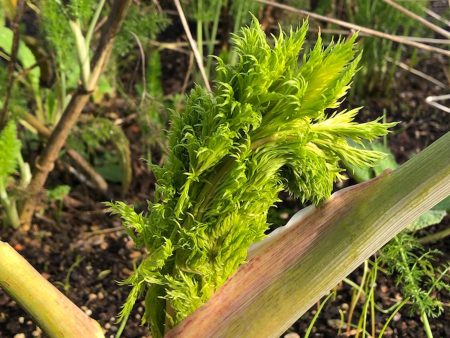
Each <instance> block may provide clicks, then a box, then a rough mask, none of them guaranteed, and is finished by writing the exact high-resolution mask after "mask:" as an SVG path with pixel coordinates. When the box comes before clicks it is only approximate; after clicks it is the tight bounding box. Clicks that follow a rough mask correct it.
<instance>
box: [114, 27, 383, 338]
mask: <svg viewBox="0 0 450 338" xmlns="http://www.w3.org/2000/svg"><path fill="white" fill-rule="evenodd" d="M306 31H307V24H306V23H305V24H304V25H303V26H302V27H301V28H299V29H298V30H295V31H291V33H290V35H285V34H284V33H280V35H279V36H278V37H277V38H276V39H275V42H274V47H273V48H271V47H270V45H269V43H268V42H267V40H266V36H265V34H264V32H263V31H262V30H261V28H260V27H259V23H258V22H257V21H256V19H254V21H253V23H252V25H251V27H249V28H244V29H242V31H241V33H240V34H239V36H236V37H235V38H234V39H233V43H234V45H235V48H236V53H237V55H238V58H239V62H237V63H236V65H228V66H227V65H225V64H224V63H223V62H222V61H221V60H220V59H218V64H219V65H218V68H217V71H218V74H219V80H218V81H217V84H216V87H215V89H214V91H213V93H212V94H209V93H207V92H206V91H205V90H204V89H202V88H200V87H197V88H196V89H194V90H193V91H192V93H191V94H190V96H189V97H188V99H187V101H186V108H185V111H184V112H182V113H180V114H178V115H175V116H174V117H173V120H172V129H171V131H170V148H169V149H170V153H169V158H168V160H167V161H166V163H165V164H164V165H163V167H162V168H159V167H153V171H154V174H155V175H156V177H157V191H156V193H155V201H154V202H152V203H150V204H149V211H148V213H146V214H137V213H135V212H134V210H133V209H132V208H131V207H128V206H126V205H125V204H124V203H121V202H116V203H109V204H108V205H109V206H110V208H111V211H112V212H113V213H116V214H119V215H121V217H122V218H123V219H124V225H125V227H126V229H127V230H128V233H129V234H130V236H131V237H132V238H133V239H134V241H135V242H136V243H137V244H138V245H140V246H143V247H145V248H146V249H147V250H148V252H149V255H148V256H147V257H146V258H145V259H144V260H143V261H142V262H141V264H140V266H139V267H138V268H137V269H136V271H135V273H134V274H133V275H132V276H131V277H130V278H129V279H127V280H126V281H125V283H126V284H130V285H132V286H133V288H132V291H131V292H130V295H129V297H128V300H127V302H126V304H125V305H124V308H123V310H122V313H121V317H122V318H124V317H126V316H128V314H129V313H130V311H131V309H132V306H133V304H134V303H135V301H136V300H137V299H138V298H139V297H140V296H142V295H143V294H145V298H146V313H145V319H144V320H145V321H147V322H149V323H151V328H152V333H153V335H154V337H159V336H162V335H163V333H164V331H165V330H167V329H168V328H170V327H172V326H173V325H174V324H176V323H178V322H179V321H181V320H182V319H183V318H185V317H186V316H187V315H189V314H190V313H192V312H193V311H194V310H195V309H196V308H198V307H199V306H200V305H201V304H203V303H204V302H205V301H206V300H208V299H209V297H210V296H211V295H212V293H213V292H214V291H215V290H217V288H219V287H220V286H221V285H222V284H223V283H224V282H225V280H226V279H227V278H228V277H230V276H231V275H232V274H233V273H234V272H235V271H236V269H237V268H238V266H239V265H240V264H242V263H243V262H244V261H245V259H246V256H247V250H248V248H249V246H250V245H251V244H253V243H254V242H256V241H258V240H261V239H262V238H264V236H265V235H264V232H265V231H266V230H267V228H268V224H267V221H266V217H267V210H268V209H269V207H270V206H272V205H273V204H274V202H276V201H277V195H278V193H279V192H280V191H281V190H288V191H289V192H290V193H292V194H294V195H295V196H297V197H298V198H299V199H300V200H301V201H303V202H307V201H309V202H312V203H314V204H318V203H320V202H321V201H323V200H324V199H326V198H327V197H329V196H330V194H331V190H332V186H333V182H334V181H335V180H337V179H340V178H342V176H341V174H340V173H341V171H342V169H340V167H339V162H340V161H341V160H343V159H345V160H346V161H349V162H350V163H353V164H355V165H358V166H366V165H370V164H372V163H374V162H375V161H376V160H378V159H379V158H380V153H378V152H374V151H368V150H363V149H358V148H355V147H352V146H351V145H350V144H349V143H348V142H347V138H350V139H352V140H354V141H355V142H361V141H362V140H363V139H369V140H372V139H374V138H376V137H378V136H381V135H384V134H385V133H387V128H388V127H389V126H392V124H381V123H379V122H378V121H373V122H368V123H365V124H357V123H355V122H353V118H354V117H355V115H356V113H357V110H350V111H342V112H335V113H333V114H331V113H328V112H327V113H326V112H325V110H326V109H335V108H337V107H338V106H339V102H340V100H341V99H342V98H343V96H344V95H345V93H346V92H347V90H348V88H349V82H350V81H351V79H352V77H353V75H354V73H355V71H356V69H357V64H358V61H359V55H358V54H357V53H356V51H355V50H354V41H355V37H353V38H351V39H349V40H348V41H338V42H337V43H335V44H332V45H330V46H328V47H327V48H326V49H324V48H323V45H322V41H321V39H320V38H319V39H318V41H317V43H316V45H315V47H314V48H313V50H311V51H310V52H309V53H308V52H307V53H305V54H304V55H303V62H302V65H301V66H299V64H298V58H299V53H300V50H301V49H302V45H303V43H304V39H305V35H306Z"/></svg>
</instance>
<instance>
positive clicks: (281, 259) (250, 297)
mask: <svg viewBox="0 0 450 338" xmlns="http://www.w3.org/2000/svg"><path fill="white" fill-rule="evenodd" d="M448 195H450V133H447V134H446V135H445V136H443V137H442V138H441V139H439V140H438V141H436V142H435V143H434V144H433V145H431V146H430V147H428V148H427V149H425V150H424V151H423V152H421V153H420V154H418V155H416V156H415V157H414V158H412V159H411V160H410V161H408V162H407V163H405V164H404V165H402V166H401V167H400V168H399V169H397V170H395V171H393V172H390V173H385V174H384V175H382V176H380V177H379V178H376V179H374V180H372V181H369V182H366V183H362V184H359V185H356V186H354V187H350V188H348V189H345V190H343V191H341V192H338V193H336V194H334V195H333V196H332V198H331V199H330V200H329V201H327V202H326V203H324V204H323V205H322V206H320V207H318V208H312V207H310V208H309V209H308V210H306V211H303V212H302V214H301V215H300V217H294V219H293V220H292V221H291V222H290V223H288V226H286V227H284V228H282V229H280V230H279V231H278V232H277V233H275V234H274V235H272V236H270V237H268V238H267V239H266V240H265V241H263V242H262V243H260V244H259V245H258V246H256V247H255V248H254V249H253V251H252V252H251V254H250V258H249V261H248V263H246V264H245V265H243V266H242V267H241V268H240V269H239V270H238V272H237V273H236V274H235V275H234V276H233V277H232V278H230V279H229V280H228V281H227V282H226V283H225V284H224V286H223V287H222V288H221V289H220V290H219V291H218V292H217V293H216V294H215V295H214V296H213V297H212V298H211V299H210V301H209V302H208V303H206V304H205V305H204V306H202V307H201V308H199V309H198V310H197V311H196V312H194V313H193V314H192V315H191V316H189V317H188V318H187V319H185V320H184V321H183V322H182V323H181V324H180V325H178V326H177V327H175V328H174V329H173V330H172V331H170V332H169V333H168V334H167V337H183V338H188V337H196V338H198V337H215V338H216V337H277V336H279V335H280V334H282V333H283V332H284V331H285V330H286V329H287V328H288V327H289V326H290V325H291V324H292V323H293V322H295V320H297V319H298V318H299V317H300V316H301V315H302V314H303V313H305V312H306V311H307V310H308V309H309V308H310V307H311V306H312V305H313V304H314V303H316V302H317V301H318V300H319V299H320V298H321V297H322V296H324V295H325V294H326V293H327V292H328V291H329V290H330V289H332V288H333V287H334V286H335V285H336V284H337V283H338V282H339V281H341V280H342V279H343V278H344V277H345V276H347V275H348V274H349V273H350V272H351V271H353V270H354V269H356V268H357V267H358V266H359V265H360V264H361V263H362V262H363V261H364V260H365V259H367V258H368V257H370V256H371V255H372V254H373V253H374V252H376V251H377V250H378V249H380V248H381V247H382V246H383V245H384V244H386V242H388V241H389V240H390V239H392V238H393V237H394V236H395V235H396V234H398V233H399V232H400V231H401V230H402V229H404V228H405V227H406V226H407V225H408V224H409V223H410V222H412V221H413V220H414V219H415V218H417V217H418V216H419V215H420V214H422V213H423V212H425V211H426V210H428V209H430V208H431V207H433V206H434V205H435V204H437V203H438V202H439V201H441V200H442V199H444V198H445V197H447V196H448Z"/></svg>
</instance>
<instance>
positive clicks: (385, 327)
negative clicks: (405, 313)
mask: <svg viewBox="0 0 450 338" xmlns="http://www.w3.org/2000/svg"><path fill="white" fill-rule="evenodd" d="M408 301H409V298H406V299H404V300H403V301H402V302H401V303H399V304H397V305H395V306H396V308H395V310H394V312H392V313H391V315H390V316H389V318H388V319H387V321H386V323H385V324H384V325H383V328H382V329H381V331H380V334H379V335H378V338H383V337H384V332H385V331H386V329H387V328H388V326H389V323H390V322H391V321H392V319H394V316H395V315H396V314H397V313H398V312H399V311H400V310H401V309H402V308H403V306H405V305H406V303H408Z"/></svg>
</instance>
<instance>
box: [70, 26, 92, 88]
mask: <svg viewBox="0 0 450 338" xmlns="http://www.w3.org/2000/svg"><path fill="white" fill-rule="evenodd" d="M69 25H70V28H71V30H72V33H73V36H74V38H75V44H76V48H77V55H78V62H79V64H80V72H81V81H82V82H83V86H84V88H85V89H86V90H89V89H90V88H89V79H90V76H91V65H90V59H89V45H88V44H87V43H86V39H85V38H84V36H83V33H82V32H81V26H80V22H79V21H78V20H77V21H73V20H70V21H69Z"/></svg>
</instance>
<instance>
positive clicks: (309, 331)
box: [303, 292, 335, 338]
mask: <svg viewBox="0 0 450 338" xmlns="http://www.w3.org/2000/svg"><path fill="white" fill-rule="evenodd" d="M332 296H335V292H331V293H330V294H329V295H328V296H327V298H325V299H324V300H323V301H322V303H321V304H320V306H319V308H318V309H317V312H316V314H315V315H314V317H313V319H311V322H310V323H309V326H308V329H307V330H306V332H305V336H304V337H303V338H309V335H310V334H311V331H312V329H313V327H314V324H315V323H316V321H317V318H319V315H320V313H321V312H322V310H323V307H324V306H325V304H326V303H327V302H328V300H329V299H330V298H331V297H332Z"/></svg>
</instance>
